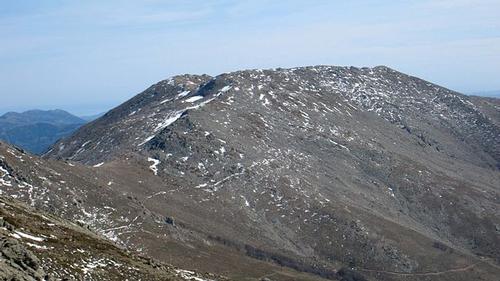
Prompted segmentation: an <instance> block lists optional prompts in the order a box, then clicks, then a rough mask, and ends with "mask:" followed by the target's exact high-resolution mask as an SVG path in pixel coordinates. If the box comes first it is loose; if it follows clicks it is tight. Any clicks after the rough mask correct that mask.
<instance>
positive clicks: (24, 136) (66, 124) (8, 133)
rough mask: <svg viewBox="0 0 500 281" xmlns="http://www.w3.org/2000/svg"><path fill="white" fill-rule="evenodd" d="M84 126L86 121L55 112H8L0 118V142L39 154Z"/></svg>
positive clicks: (66, 113) (58, 111) (62, 111)
mask: <svg viewBox="0 0 500 281" xmlns="http://www.w3.org/2000/svg"><path fill="white" fill-rule="evenodd" d="M85 123H87V121H86V120H84V119H81V118H79V117H76V116H74V115H71V114H70V113H68V112H66V111H64V110H59V109H56V110H48V111H43V110H29V111H26V112H23V113H17V112H8V113H5V114H4V115H2V116H0V139H3V140H5V141H7V142H9V143H12V144H15V145H18V146H20V147H22V148H24V149H26V150H28V151H30V152H33V153H35V154H41V153H43V152H45V151H46V150H47V148H49V147H50V146H51V145H52V144H54V142H56V141H57V140H59V139H60V138H63V137H65V136H68V135H70V134H71V133H73V132H74V131H75V130H76V129H78V128H79V127H80V126H82V125H83V124H85Z"/></svg>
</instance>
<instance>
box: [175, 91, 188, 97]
mask: <svg viewBox="0 0 500 281" xmlns="http://www.w3.org/2000/svg"><path fill="white" fill-rule="evenodd" d="M189 93H191V91H184V92H182V93H180V94H178V95H177V98H182V97H185V96H187V95H189Z"/></svg>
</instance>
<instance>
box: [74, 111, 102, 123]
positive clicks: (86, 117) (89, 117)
mask: <svg viewBox="0 0 500 281" xmlns="http://www.w3.org/2000/svg"><path fill="white" fill-rule="evenodd" d="M103 115H104V112H103V113H99V114H94V115H85V116H80V117H79V118H80V119H83V120H85V121H87V122H90V121H94V120H96V119H97V118H99V117H101V116H103Z"/></svg>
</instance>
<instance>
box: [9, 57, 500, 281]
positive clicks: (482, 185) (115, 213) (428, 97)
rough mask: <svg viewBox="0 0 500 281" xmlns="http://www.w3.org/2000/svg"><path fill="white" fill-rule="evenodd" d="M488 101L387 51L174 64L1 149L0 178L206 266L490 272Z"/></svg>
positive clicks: (121, 239)
mask: <svg viewBox="0 0 500 281" xmlns="http://www.w3.org/2000/svg"><path fill="white" fill-rule="evenodd" d="M498 108H499V103H498V100H495V99H482V98H476V97H474V98H473V97H468V96H465V95H462V94H459V93H456V92H453V91H450V90H448V89H445V88H443V87H440V86H437V85H435V84H432V83H430V82H427V81H424V80H421V79H418V78H416V77H412V76H408V75H406V74H403V73H400V72H397V71H395V70H393V69H390V68H388V67H384V66H379V67H375V68H355V67H334V66H314V67H301V68H292V69H273V70H246V71H238V72H233V73H225V74H221V75H219V76H216V77H210V76H207V75H180V76H175V77H172V78H170V79H167V80H164V81H161V82H159V83H157V84H155V85H152V86H151V87H149V88H148V89H147V90H145V91H144V92H143V93H141V94H139V95H137V96H135V97H134V98H132V99H131V100H129V101H127V102H125V103H124V104H122V105H120V106H118V107H117V108H115V109H113V110H111V111H109V112H108V113H106V114H105V115H104V116H102V117H101V118H99V119H97V120H96V121H94V122H92V123H90V124H87V125H85V126H83V127H82V128H80V129H79V130H78V131H77V132H75V133H74V134H73V135H71V136H70V137H68V138H65V139H63V140H61V141H59V142H58V143H56V144H55V145H54V146H53V147H52V148H51V149H50V150H49V151H48V152H47V153H46V154H45V155H44V157H43V158H44V159H39V158H30V157H31V156H29V155H26V154H23V153H22V152H18V151H13V150H12V149H11V153H9V152H8V150H7V151H6V152H5V153H3V154H2V155H4V157H3V158H2V159H3V160H2V161H1V162H0V164H1V165H2V167H3V168H2V171H3V170H5V172H4V176H3V182H4V183H5V182H9V184H10V185H11V186H10V187H9V188H5V192H6V193H8V194H11V195H14V196H16V197H17V198H20V199H22V200H25V201H28V202H30V203H31V204H33V205H35V206H38V207H40V208H42V209H47V210H50V209H52V211H53V212H56V213H57V214H59V215H61V216H63V217H65V218H68V219H72V220H78V221H80V222H81V223H82V224H86V225H88V226H89V227H90V228H92V229H95V230H96V231H97V232H98V233H101V234H102V235H104V236H106V237H108V238H110V239H112V240H114V241H115V242H116V243H118V244H120V245H122V246H124V247H128V248H129V249H133V250H136V251H140V252H141V253H142V254H144V255H147V256H151V257H154V258H157V259H160V260H163V261H168V262H171V263H173V264H174V265H176V266H181V267H183V268H188V267H192V268H193V269H195V270H197V271H200V272H203V271H209V272H214V273H218V274H221V273H222V274H224V275H228V276H229V277H230V278H235V279H242V278H243V277H246V278H250V279H251V280H259V279H260V278H262V276H270V277H269V278H272V279H273V280H290V279H294V280H322V279H340V280H422V278H425V280H471V279H478V278H482V279H484V280H495V279H494V278H495V276H498V274H500V271H499V268H500V262H499V260H500V249H498V247H496V246H495V245H499V244H500V238H499V237H500V235H499V234H500V216H499V213H500V210H499V206H498V198H500V197H499V196H500V191H499V190H498V186H500V172H499V168H500V164H499V163H500V145H499V141H498V140H499V137H500V119H499V115H498ZM21 159H22V160H23V161H21ZM29 161H34V163H33V165H32V166H33V167H32V168H30V167H31V166H29V165H27V162H29ZM25 183H28V184H30V185H31V186H33V188H31V189H26V188H24V189H23V188H18V187H16V186H14V185H16V184H17V185H19V184H20V185H22V186H26V185H25ZM34 187H36V188H34ZM42 191H43V192H42ZM48 202H50V203H48ZM65 202H66V203H65ZM67 202H73V203H72V204H68V203H67Z"/></svg>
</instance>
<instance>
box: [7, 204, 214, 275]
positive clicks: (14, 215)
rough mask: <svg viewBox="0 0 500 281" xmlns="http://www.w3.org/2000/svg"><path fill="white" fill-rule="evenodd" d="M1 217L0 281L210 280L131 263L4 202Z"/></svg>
mask: <svg viewBox="0 0 500 281" xmlns="http://www.w3.org/2000/svg"><path fill="white" fill-rule="evenodd" d="M0 216H1V217H0V257H1V258H0V278H1V279H2V280H26V281H28V280H129V279H133V280H191V278H198V279H197V280H210V279H208V278H207V277H202V276H201V275H198V274H196V273H194V272H191V271H186V270H181V269H177V268H174V267H172V266H168V265H165V264H161V263H158V262H156V261H154V260H151V259H146V258H140V257H136V256H134V255H132V254H131V253H128V252H125V251H124V250H122V249H120V248H118V247H116V246H115V245H113V244H112V243H110V242H109V241H106V240H104V239H102V238H101V237H99V236H97V235H96V234H94V233H92V232H90V231H89V230H87V229H85V228H82V227H81V226H79V225H76V224H74V223H71V222H69V221H66V220H63V219H60V218H57V217H54V216H53V215H50V214H47V213H41V212H40V211H37V210H35V209H33V208H30V207H28V206H26V205H24V204H22V203H19V202H17V201H16V200H12V199H8V198H5V197H3V196H0ZM213 277H215V276H212V278H213ZM218 279H220V277H218Z"/></svg>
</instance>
